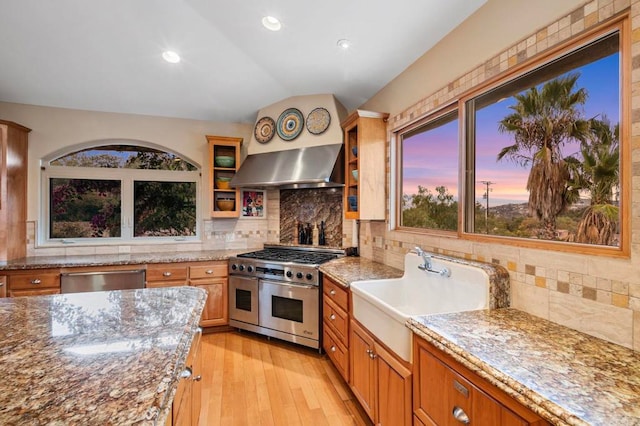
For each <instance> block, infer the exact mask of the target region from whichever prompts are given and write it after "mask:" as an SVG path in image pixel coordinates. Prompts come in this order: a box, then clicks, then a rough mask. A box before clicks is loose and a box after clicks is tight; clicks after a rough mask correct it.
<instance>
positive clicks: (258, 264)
mask: <svg viewBox="0 0 640 426" xmlns="http://www.w3.org/2000/svg"><path fill="white" fill-rule="evenodd" d="M343 255H344V251H342V250H330V249H316V248H307V247H304V248H303V247H282V246H265V248H264V249H263V250H259V251H254V252H250V253H244V254H239V255H237V256H235V257H231V258H230V259H229V324H230V325H231V326H233V327H237V328H240V329H243V330H248V331H253V332H256V333H260V334H263V335H266V336H270V337H275V338H278V339H282V340H286V341H289V342H294V343H298V344H301V345H304V346H308V347H311V348H316V349H318V350H320V348H321V343H322V342H321V341H320V336H321V335H322V333H321V332H320V324H321V321H320V316H321V297H320V296H321V294H322V289H321V284H322V281H321V276H320V272H319V271H318V267H319V266H320V265H321V264H322V263H325V262H328V261H330V260H332V259H336V258H337V257H340V256H343Z"/></svg>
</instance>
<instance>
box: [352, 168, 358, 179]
mask: <svg viewBox="0 0 640 426" xmlns="http://www.w3.org/2000/svg"><path fill="white" fill-rule="evenodd" d="M351 174H352V175H353V180H355V181H356V182H357V181H358V171H357V170H351Z"/></svg>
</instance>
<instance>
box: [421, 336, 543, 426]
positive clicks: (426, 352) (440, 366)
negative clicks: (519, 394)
mask: <svg viewBox="0 0 640 426" xmlns="http://www.w3.org/2000/svg"><path fill="white" fill-rule="evenodd" d="M413 341H414V343H413V351H414V352H413V359H414V366H413V370H414V377H415V380H414V387H413V413H414V415H415V418H416V419H417V421H416V424H424V425H429V426H434V425H436V426H449V425H451V426H454V425H460V424H465V423H468V424H473V425H478V426H485V425H486V426H525V425H536V426H541V425H548V423H547V422H546V421H544V420H543V419H541V418H540V417H539V416H538V415H536V414H535V413H533V412H532V411H530V410H529V409H528V408H526V407H524V406H523V405H521V404H519V403H518V402H517V401H515V400H513V399H512V398H511V397H509V396H508V395H507V394H506V393H504V392H503V391H501V390H499V389H498V388H496V387H494V386H493V385H491V384H490V383H488V382H487V381H486V380H484V379H482V378H480V377H479V376H478V375H476V374H475V373H473V372H472V371H470V370H469V369H467V368H466V367H464V366H463V365H462V364H460V363H458V362H457V361H455V360H454V359H453V358H451V357H450V356H449V355H447V354H445V353H443V352H441V351H440V350H438V349H436V348H435V347H434V346H432V345H431V344H429V343H427V342H426V341H425V340H423V339H421V338H419V337H417V336H414V339H413Z"/></svg>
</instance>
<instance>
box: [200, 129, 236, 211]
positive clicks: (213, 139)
mask: <svg viewBox="0 0 640 426" xmlns="http://www.w3.org/2000/svg"><path fill="white" fill-rule="evenodd" d="M207 142H208V143H209V167H210V168H211V172H210V173H209V193H210V200H211V205H210V211H211V217H239V216H240V208H241V206H240V189H239V188H235V189H234V188H231V187H226V188H225V187H224V182H222V180H227V182H228V180H229V179H231V178H232V177H233V176H234V175H235V174H236V172H237V171H238V168H239V167H240V147H241V146H242V138H232V137H226V136H207ZM221 156H223V157H230V158H233V162H232V163H230V164H220V165H219V163H216V157H221ZM225 202H226V204H228V205H229V206H230V210H225V205H224V204H225Z"/></svg>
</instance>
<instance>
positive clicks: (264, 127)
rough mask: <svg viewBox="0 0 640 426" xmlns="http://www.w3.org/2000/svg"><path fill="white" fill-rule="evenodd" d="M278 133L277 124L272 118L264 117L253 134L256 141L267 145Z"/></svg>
mask: <svg viewBox="0 0 640 426" xmlns="http://www.w3.org/2000/svg"><path fill="white" fill-rule="evenodd" d="M275 133H276V123H275V121H273V118H271V117H262V118H261V119H260V120H258V122H257V123H256V127H255V128H254V129H253V134H254V135H255V137H256V140H257V141H258V142H260V143H267V142H269V141H270V140H271V139H273V135H274V134H275Z"/></svg>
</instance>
